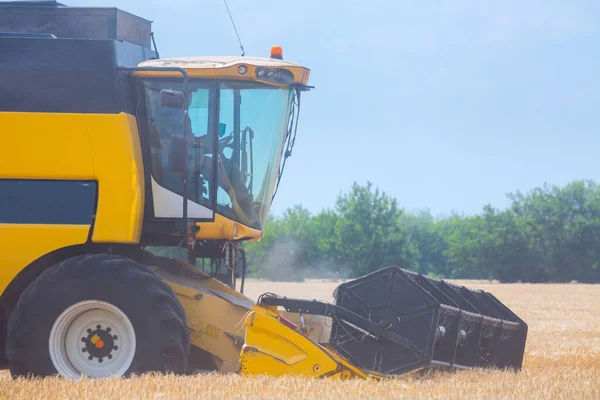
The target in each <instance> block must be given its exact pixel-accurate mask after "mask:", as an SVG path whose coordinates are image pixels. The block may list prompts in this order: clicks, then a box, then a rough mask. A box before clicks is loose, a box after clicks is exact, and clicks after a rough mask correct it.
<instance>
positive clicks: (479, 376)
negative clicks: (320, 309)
mask: <svg viewBox="0 0 600 400" xmlns="http://www.w3.org/2000/svg"><path fill="white" fill-rule="evenodd" d="M338 283H339V282H337V283H336V282H333V281H317V280H312V281H307V282H303V283H273V282H260V281H250V282H248V285H247V294H248V295H249V296H251V297H253V298H256V297H257V296H258V295H260V294H261V293H263V292H267V291H270V292H275V293H278V294H285V295H287V296H296V297H305V298H317V299H322V300H332V298H331V293H332V292H333V289H334V288H335V287H336V286H337V284H338ZM460 283H462V284H464V285H467V286H469V287H472V288H480V289H484V290H487V291H490V292H491V293H493V294H494V295H495V296H496V297H497V298H498V299H499V300H501V301H503V302H504V303H505V304H506V305H507V306H508V307H510V308H511V309H513V310H514V311H515V312H516V313H517V314H518V315H519V316H520V317H521V318H523V319H524V320H525V321H526V322H527V324H528V325H529V334H528V340H527V346H526V353H525V359H524V365H523V370H522V371H520V372H518V373H513V372H501V371H461V372H435V373H428V374H424V375H418V376H417V375H411V376H403V377H400V378H399V379H397V380H394V381H385V382H375V381H366V380H352V381H345V382H335V381H330V380H310V379H302V378H295V377H294V378H293V377H289V378H277V379H275V378H269V377H255V378H245V377H241V376H237V375H220V374H204V375H195V376H188V377H182V376H155V375H147V376H142V377H136V378H131V379H106V380H90V379H84V380H82V381H79V382H71V381H67V380H63V379H58V378H51V379H45V380H25V379H19V380H13V379H11V378H10V377H9V375H8V374H7V373H6V372H1V373H0V398H13V399H48V398H52V399H170V398H174V399H193V398H227V399H258V398H260V399H264V398H281V399H307V398H325V399H352V398H373V399H386V398H444V399H464V398H475V399H491V398H494V399H495V398H498V399H513V398H515V399H555V398H568V399H586V398H587V399H600V310H599V309H600V285H583V284H537V285H533V284H498V283H493V282H487V281H462V282H460Z"/></svg>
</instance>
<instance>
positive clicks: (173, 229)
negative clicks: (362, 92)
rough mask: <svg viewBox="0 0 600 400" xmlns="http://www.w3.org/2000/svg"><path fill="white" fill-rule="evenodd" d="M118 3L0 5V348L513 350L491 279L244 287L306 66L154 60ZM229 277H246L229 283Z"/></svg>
mask: <svg viewBox="0 0 600 400" xmlns="http://www.w3.org/2000/svg"><path fill="white" fill-rule="evenodd" d="M153 42H154V36H153V35H152V31H151V23H150V22H149V21H147V20H144V19H142V18H140V17H137V16H135V15H132V14H129V13H126V12H124V11H121V10H118V9H115V8H77V7H76V8H72V7H67V6H65V5H63V4H60V3H57V2H55V1H36V2H9V3H0V93H1V95H0V127H1V128H0V129H1V131H0V132H1V133H0V134H1V135H2V146H0V293H1V296H0V308H1V311H2V313H1V314H0V363H1V364H2V365H4V366H6V367H8V368H9V369H10V371H11V373H12V375H13V376H27V375H30V374H31V375H34V376H48V375H53V374H56V373H58V374H60V375H62V376H65V377H70V378H74V379H77V378H79V377H81V376H82V375H87V376H91V377H106V376H128V375H130V374H132V373H135V374H141V373H144V372H151V371H158V372H175V373H190V372H194V371H198V370H218V371H221V372H232V373H240V374H246V375H252V374H269V375H284V374H296V375H306V376H313V377H332V378H350V377H362V378H377V379H380V378H386V377H392V376H397V375H400V374H403V373H406V372H410V371H414V370H417V369H421V368H426V367H431V366H447V367H461V368H463V367H464V368H472V367H499V368H507V367H508V368H515V369H518V368H520V367H521V363H522V357H523V350H524V345H525V337H526V333H527V326H526V324H525V323H524V322H523V321H522V320H520V319H519V318H518V317H517V316H516V315H515V314H514V313H512V312H511V311H510V310H509V309H508V308H506V307H505V306H504V305H503V304H502V303H501V302H500V301H498V300H497V299H496V298H494V297H493V296H492V295H491V294H489V293H485V292H481V291H473V290H470V289H467V288H464V287H462V286H455V285H451V284H447V283H445V282H442V281H437V280H433V279H430V278H427V277H424V276H422V275H419V274H415V273H412V272H410V271H407V270H404V269H401V268H399V267H388V268H384V269H381V270H379V271H375V272H373V273H372V274H370V275H367V276H365V277H362V278H358V279H356V280H353V281H349V282H346V283H344V284H342V285H341V286H339V287H338V289H337V290H336V292H335V302H334V303H325V302H319V301H314V300H303V299H290V298H286V297H281V296H278V295H274V294H268V293H267V294H264V295H263V296H261V297H260V298H259V299H258V301H254V300H253V299H250V298H248V297H247V296H245V295H244V294H243V291H244V279H245V275H246V261H245V254H244V250H243V247H242V243H243V242H245V241H256V240H260V238H261V237H262V234H263V230H264V227H265V223H266V220H267V216H268V214H269V208H270V205H271V202H272V200H273V197H274V195H275V193H276V191H277V187H278V185H279V180H280V179H281V176H282V171H283V166H284V165H285V160H286V158H287V157H288V156H289V155H290V154H291V151H292V147H293V144H294V141H295V135H296V130H297V127H298V113H299V110H300V98H301V94H302V93H303V92H305V91H307V90H309V89H310V86H308V79H309V69H308V68H306V67H303V66H302V65H299V64H296V63H293V62H289V61H287V60H285V59H284V57H283V53H282V50H281V48H280V47H277V46H275V47H274V48H273V49H272V52H271V54H270V56H269V57H263V58H259V57H248V56H243V57H184V58H159V55H158V51H157V50H156V46H155V45H154V49H153V48H152V47H153V46H152V44H153ZM238 279H240V280H241V282H239V284H238Z"/></svg>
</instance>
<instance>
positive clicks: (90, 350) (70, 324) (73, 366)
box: [49, 300, 136, 379]
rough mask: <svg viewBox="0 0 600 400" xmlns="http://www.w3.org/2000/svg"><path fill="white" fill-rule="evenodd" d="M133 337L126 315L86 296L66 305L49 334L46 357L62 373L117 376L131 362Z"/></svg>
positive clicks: (121, 373)
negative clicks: (48, 353)
mask: <svg viewBox="0 0 600 400" xmlns="http://www.w3.org/2000/svg"><path fill="white" fill-rule="evenodd" d="M135 347H136V338H135V331H134V329H133V325H132V324H131V322H130V321H129V318H127V316H126V315H125V314H124V313H123V312H122V311H121V310H120V309H119V308H117V307H115V306H114V305H112V304H110V303H106V302H102V301H95V300H88V301H83V302H80V303H77V304H74V305H72V306H70V307H68V308H67V309H66V310H65V311H63V313H62V314H61V315H60V316H59V317H58V318H57V319H56V321H55V323H54V326H53V327H52V331H51V332H50V338H49V350H50V358H51V359H52V362H53V364H54V366H55V367H56V369H57V371H58V372H59V373H60V374H61V375H63V376H66V377H70V378H74V379H79V378H80V377H81V376H82V375H87V376H90V377H97V378H100V377H108V376H121V375H123V374H124V373H125V372H126V371H127V370H128V369H129V366H130V365H131V363H132V361H133V357H134V354H135Z"/></svg>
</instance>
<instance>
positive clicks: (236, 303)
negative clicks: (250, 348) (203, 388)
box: [155, 266, 254, 372]
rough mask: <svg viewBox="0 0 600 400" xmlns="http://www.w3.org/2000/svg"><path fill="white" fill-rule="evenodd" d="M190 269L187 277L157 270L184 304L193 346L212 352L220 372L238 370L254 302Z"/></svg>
mask: <svg viewBox="0 0 600 400" xmlns="http://www.w3.org/2000/svg"><path fill="white" fill-rule="evenodd" d="M189 268H191V270H190V275H189V276H186V277H180V276H174V275H171V274H169V273H168V272H166V271H163V270H160V269H156V270H155V271H156V272H157V273H158V274H159V275H160V276H161V278H162V279H163V280H164V281H165V282H166V283H167V284H168V285H169V286H171V288H172V289H173V291H174V292H175V294H176V295H177V299H178V300H179V302H180V303H181V305H182V306H183V308H184V310H185V313H186V316H187V320H188V328H189V330H190V339H191V343H192V345H193V346H196V347H199V348H201V349H202V350H205V351H207V352H209V353H210V354H211V355H212V356H213V358H215V361H216V362H217V366H218V368H219V370H220V371H221V372H239V369H240V365H239V360H240V350H241V348H242V345H243V343H244V328H245V327H244V318H245V316H246V314H247V313H248V311H249V310H250V308H251V307H252V306H253V304H254V303H253V302H252V300H250V299H249V298H248V297H246V296H244V295H243V294H241V293H239V292H236V291H235V290H232V289H231V288H229V287H228V286H226V285H224V284H223V283H221V282H219V281H218V280H216V279H214V278H208V276H207V275H206V274H204V273H202V272H201V271H198V270H196V269H193V267H191V266H189ZM192 276H197V279H194V278H193V277H192Z"/></svg>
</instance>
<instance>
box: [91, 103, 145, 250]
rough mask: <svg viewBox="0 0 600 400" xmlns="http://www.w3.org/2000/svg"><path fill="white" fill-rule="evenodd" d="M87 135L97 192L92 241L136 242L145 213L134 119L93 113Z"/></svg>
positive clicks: (139, 151)
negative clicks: (90, 145) (96, 208)
mask: <svg viewBox="0 0 600 400" xmlns="http://www.w3.org/2000/svg"><path fill="white" fill-rule="evenodd" d="M89 124H90V125H89V128H88V131H89V135H90V142H91V144H92V157H93V160H94V176H95V178H96V179H97V180H98V187H99V196H98V210H97V213H96V222H95V224H94V233H93V236H92V241H93V242H97V243H98V242H110V243H115V242H116V243H138V242H139V241H140V235H141V232H142V222H143V217H144V164H143V161H142V150H141V147H140V138H139V133H138V129H137V124H136V120H135V118H134V117H133V116H131V115H128V114H124V113H121V114H118V115H115V116H110V115H93V116H91V117H90V119H89Z"/></svg>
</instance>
